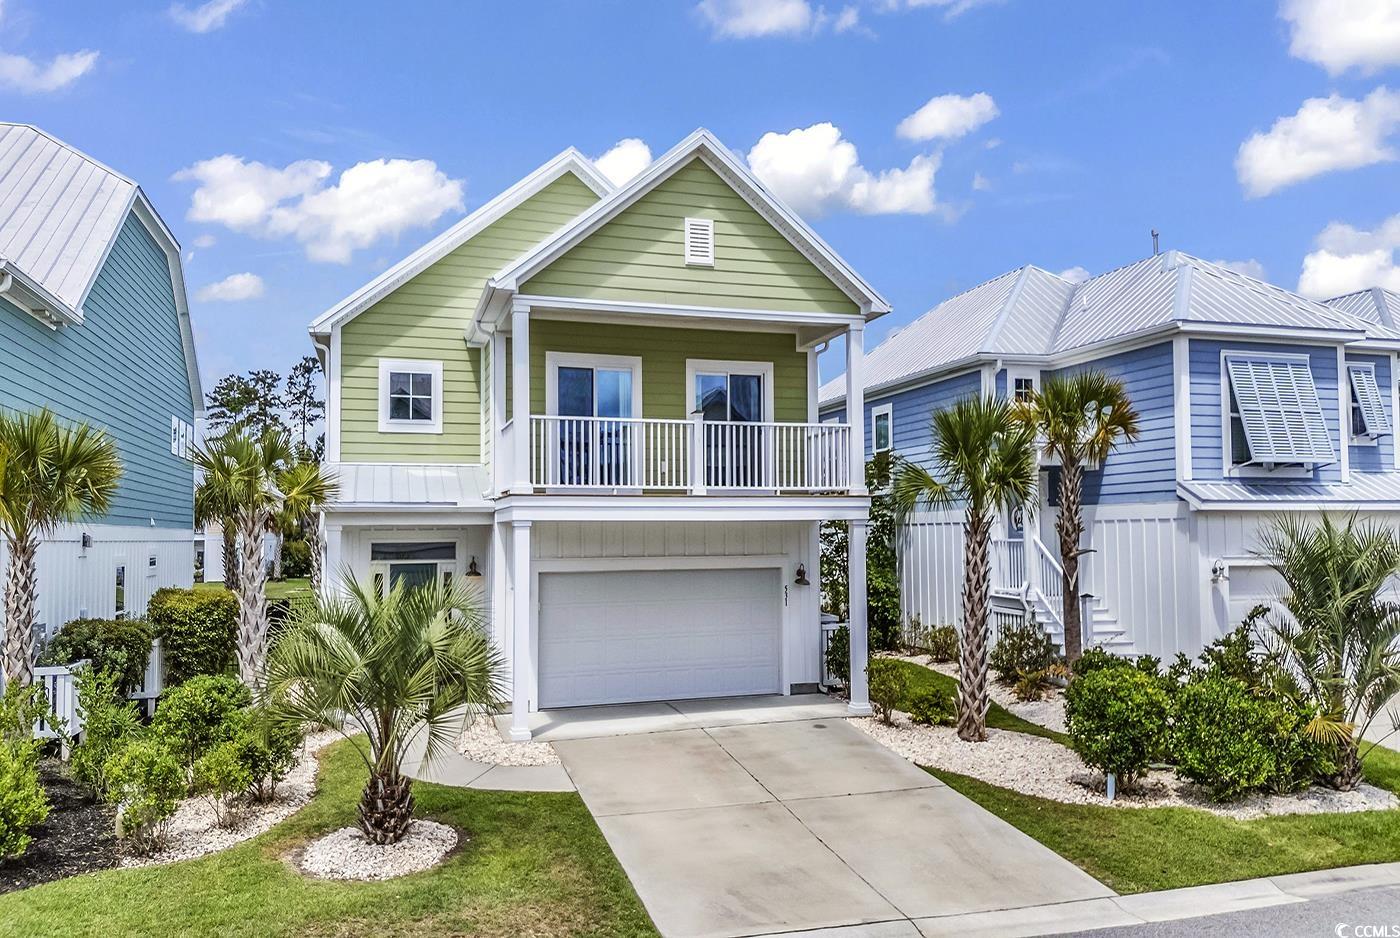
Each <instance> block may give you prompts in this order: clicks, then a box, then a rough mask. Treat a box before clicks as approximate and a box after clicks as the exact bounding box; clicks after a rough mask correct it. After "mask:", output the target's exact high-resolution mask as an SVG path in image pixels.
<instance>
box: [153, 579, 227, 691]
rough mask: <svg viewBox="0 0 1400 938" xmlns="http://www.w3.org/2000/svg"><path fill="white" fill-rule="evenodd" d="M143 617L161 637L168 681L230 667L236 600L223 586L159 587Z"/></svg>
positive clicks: (177, 681) (221, 670) (171, 681)
mask: <svg viewBox="0 0 1400 938" xmlns="http://www.w3.org/2000/svg"><path fill="white" fill-rule="evenodd" d="M146 618H147V619H149V620H150V623H151V626H152V628H154V629H155V633H156V635H157V636H158V637H159V638H160V642H161V651H162V654H164V656H165V672H166V683H167V684H180V683H182V682H184V681H187V680H189V679H190V678H192V677H194V676H195V675H197V674H227V673H228V672H230V671H231V670H233V666H234V650H235V647H236V644H235V633H236V630H237V628H238V600H237V598H235V597H234V595H233V593H232V592H230V591H228V590H223V589H199V590H182V589H170V588H167V589H158V590H156V591H155V595H153V596H152V597H151V601H150V603H149V604H148V605H147V607H146Z"/></svg>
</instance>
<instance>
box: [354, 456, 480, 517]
mask: <svg viewBox="0 0 1400 938" xmlns="http://www.w3.org/2000/svg"><path fill="white" fill-rule="evenodd" d="M327 468H328V469H329V470H330V472H331V473H332V474H333V475H334V477H335V478H336V480H337V481H338V482H339V486H340V494H339V495H338V496H336V499H335V502H334V504H333V505H332V508H335V509H340V510H347V509H357V508H358V509H372V508H392V507H398V506H403V505H413V506H415V507H419V508H433V507H436V508H482V507H486V506H487V505H489V504H490V502H489V501H488V500H487V498H486V492H487V490H488V488H489V487H490V479H489V478H488V476H487V472H486V468H485V467H484V466H479V465H424V464H413V465H409V464H401V463H353V462H343V463H328V464H327Z"/></svg>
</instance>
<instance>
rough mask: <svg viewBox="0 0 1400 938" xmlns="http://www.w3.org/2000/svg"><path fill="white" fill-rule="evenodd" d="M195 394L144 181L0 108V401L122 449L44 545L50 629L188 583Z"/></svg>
mask: <svg viewBox="0 0 1400 938" xmlns="http://www.w3.org/2000/svg"><path fill="white" fill-rule="evenodd" d="M202 398H203V394H202V392H201V390H200V385H199V369H198V366H197V364H196V361H195V351H194V338H193V334H192V332H191V329H190V316H189V309H188V307H187V305H186V301H185V285H184V279H183V274H182V273H181V268H180V246H179V244H177V243H176V241H175V238H174V236H173V235H171V233H170V229H169V228H167V227H166V225H165V223H164V222H163V221H161V219H160V216H159V215H158V214H156V211H155V209H154V208H153V207H152V206H151V203H150V201H149V200H148V199H147V198H146V196H145V194H144V193H143V192H142V191H141V189H140V187H139V186H137V184H136V183H135V182H133V181H132V180H130V179H128V178H126V177H125V176H123V175H121V174H120V173H117V172H116V171H114V170H112V169H109V168H108V167H106V166H104V165H102V164H101V163H99V162H97V161H96V160H94V159H92V158H91V157H89V156H87V155H85V154H83V153H81V152H79V151H78V150H76V149H74V148H73V147H71V146H69V145H67V144H65V143H63V142H62V141H59V140H56V139H55V138H53V137H51V136H49V135H48V134H46V133H45V132H44V131H42V130H40V129H38V128H37V127H31V126H27V125H22V124H0V408H5V409H7V410H35V409H38V408H40V407H48V408H50V409H51V410H53V411H54V412H55V413H57V414H58V415H59V416H60V417H63V418H66V419H68V420H71V421H87V422H88V423H91V424H93V425H94V426H97V427H101V428H102V429H104V430H105V431H107V433H109V434H110V435H111V436H112V438H113V439H114V440H115V442H116V446H117V450H118V452H119V454H120V456H121V460H122V463H123V465H124V472H123V476H122V480H121V487H120V489H119V490H118V492H117V496H116V498H115V499H114V501H113V503H112V507H111V511H110V512H108V514H107V515H106V516H105V517H103V518H95V519H89V520H84V521H83V522H81V523H78V524H73V525H66V526H64V527H63V528H62V529H60V530H59V531H57V532H55V534H54V536H53V537H52V538H51V539H50V540H48V541H46V542H44V543H43V544H42V545H41V547H40V549H39V558H38V577H39V584H38V585H39V607H38V619H37V622H39V623H41V624H42V625H43V626H44V629H45V630H47V632H48V633H49V634H51V633H52V632H53V631H54V630H56V629H57V628H58V627H60V626H61V625H63V623H65V622H67V621H69V620H70V619H74V618H77V617H80V616H96V617H109V618H110V617H118V616H134V615H140V614H142V613H144V612H145V609H146V602H147V600H148V599H149V597H150V595H151V593H152V592H154V591H155V590H156V589H157V588H159V587H162V586H188V585H190V582H191V580H192V579H193V571H194V472H193V468H194V467H193V463H192V456H193V452H192V447H193V443H194V439H193V438H194V429H193V428H194V425H195V420H196V418H197V417H198V416H200V415H202V412H203V407H202V404H201V400H202ZM4 564H5V557H4V550H3V545H0V568H3V566H4Z"/></svg>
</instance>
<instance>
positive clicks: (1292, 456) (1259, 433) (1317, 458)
mask: <svg viewBox="0 0 1400 938" xmlns="http://www.w3.org/2000/svg"><path fill="white" fill-rule="evenodd" d="M1225 365H1226V368H1227V370H1228V372H1229V375H1230V387H1231V388H1232V389H1233V391H1234V394H1235V403H1236V405H1237V406H1238V407H1239V412H1240V421H1241V423H1243V424H1244V433H1245V437H1246V439H1248V440H1249V452H1250V462H1253V463H1271V464H1278V463H1327V462H1332V461H1333V460H1335V459H1336V451H1335V450H1334V449H1333V447H1332V436H1331V434H1330V433H1328V432H1327V421H1326V419H1324V417H1323V415H1322V403H1321V402H1320V401H1319V400H1318V399H1317V386H1316V385H1315V384H1313V377H1312V369H1310V368H1309V367H1308V363H1307V362H1306V361H1301V360H1292V359H1280V358H1266V357H1257V356H1236V355H1227V356H1226V358H1225Z"/></svg>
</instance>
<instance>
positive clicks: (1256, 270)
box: [1211, 257, 1267, 280]
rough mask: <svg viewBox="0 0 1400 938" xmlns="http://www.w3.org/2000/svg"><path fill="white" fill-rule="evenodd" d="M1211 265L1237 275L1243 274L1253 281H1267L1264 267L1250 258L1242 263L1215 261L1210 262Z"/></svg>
mask: <svg viewBox="0 0 1400 938" xmlns="http://www.w3.org/2000/svg"><path fill="white" fill-rule="evenodd" d="M1211 263H1212V264H1216V265H1218V266H1220V267H1224V268H1225V269H1226V270H1233V271H1234V272H1235V273H1237V274H1244V275H1245V276H1246V277H1253V278H1254V279H1255V280H1266V279H1267V278H1266V277H1265V276H1264V265H1263V264H1261V263H1259V262H1258V261H1257V260H1255V259H1254V258H1252V257H1251V258H1248V259H1246V260H1242V261H1222V260H1217V261H1211Z"/></svg>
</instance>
